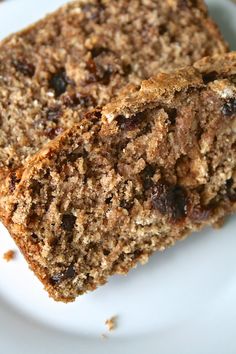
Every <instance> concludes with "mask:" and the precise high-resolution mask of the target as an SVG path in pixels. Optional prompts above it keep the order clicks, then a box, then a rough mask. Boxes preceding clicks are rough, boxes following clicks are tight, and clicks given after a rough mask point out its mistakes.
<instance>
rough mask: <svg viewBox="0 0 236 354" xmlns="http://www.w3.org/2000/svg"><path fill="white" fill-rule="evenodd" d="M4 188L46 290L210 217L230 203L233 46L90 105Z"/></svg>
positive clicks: (12, 227)
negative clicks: (222, 53)
mask: <svg viewBox="0 0 236 354" xmlns="http://www.w3.org/2000/svg"><path fill="white" fill-rule="evenodd" d="M4 188H5V189H4V191H2V194H1V195H2V197H1V205H2V210H1V213H2V217H3V219H4V223H5V225H6V226H7V228H8V230H9V231H10V233H11V234H12V236H13V238H14V239H15V241H16V243H17V244H18V245H19V247H20V249H21V250H22V252H23V254H24V256H25V258H26V259H27V260H28V262H29V265H30V267H31V268H32V269H33V270H34V272H35V273H36V275H37V276H38V277H39V278H40V279H41V281H42V282H43V283H44V285H45V287H46V289H47V291H48V292H49V294H50V296H52V297H53V298H54V299H55V300H62V301H71V300H74V299H75V297H76V296H77V295H79V294H83V293H84V292H86V291H88V290H93V289H95V288H96V287H97V286H98V285H101V284H104V283H105V282H106V281H107V278H108V276H110V275H112V274H114V273H119V274H124V273H127V272H128V271H129V269H131V268H132V267H134V266H135V265H136V264H137V262H145V261H146V260H147V259H148V257H149V255H151V254H152V253H153V252H154V251H157V250H159V251H162V250H164V249H165V248H166V247H169V246H171V245H173V244H174V243H175V242H176V241H177V240H181V239H183V238H184V237H186V236H187V235H189V234H190V233H191V232H192V231H197V230H200V229H201V228H202V227H204V226H205V225H214V224H215V223H217V222H218V221H219V220H221V219H222V217H224V216H225V215H226V214H229V213H231V212H233V211H234V210H235V209H236V53H231V54H228V55H225V56H220V57H218V56H216V57H214V58H207V59H204V60H202V61H200V62H198V63H196V64H195V65H194V67H188V68H185V69H180V70H178V71H176V72H173V73H169V74H159V75H157V76H155V77H153V78H151V79H149V80H147V81H144V82H143V83H142V84H141V87H139V86H136V87H134V88H133V91H132V92H131V93H130V94H127V93H126V95H124V94H123V95H121V96H120V97H119V98H117V99H116V100H115V101H113V102H111V103H110V104H108V105H107V106H105V107H104V108H103V109H102V110H101V109H97V110H95V111H94V112H90V113H87V115H86V116H85V117H84V119H83V120H82V121H81V124H78V125H76V126H74V127H73V128H72V129H69V130H68V131H66V132H65V133H64V134H62V135H61V136H60V137H57V138H56V139H55V140H54V141H52V142H50V143H49V144H48V145H47V146H45V147H44V148H43V149H42V150H41V152H39V153H38V154H36V155H35V156H34V157H33V158H31V160H30V161H29V162H28V165H27V166H25V167H24V168H22V169H18V171H17V172H15V173H12V174H11V175H10V176H9V177H8V179H6V181H5V187H4ZM4 193H5V196H4ZM9 193H10V194H9Z"/></svg>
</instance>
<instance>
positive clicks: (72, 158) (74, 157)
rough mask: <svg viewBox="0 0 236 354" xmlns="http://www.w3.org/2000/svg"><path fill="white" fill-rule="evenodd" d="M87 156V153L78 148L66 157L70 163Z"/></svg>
mask: <svg viewBox="0 0 236 354" xmlns="http://www.w3.org/2000/svg"><path fill="white" fill-rule="evenodd" d="M87 156H88V152H87V151H86V150H85V149H84V148H81V147H78V148H77V149H75V150H74V151H72V152H71V153H70V154H69V155H68V157H67V158H68V160H69V161H70V162H75V161H76V160H77V159H78V158H80V157H84V158H85V157H87Z"/></svg>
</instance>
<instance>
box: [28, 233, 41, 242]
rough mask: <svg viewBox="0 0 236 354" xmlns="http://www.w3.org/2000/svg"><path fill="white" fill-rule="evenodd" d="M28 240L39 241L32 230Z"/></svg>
mask: <svg viewBox="0 0 236 354" xmlns="http://www.w3.org/2000/svg"><path fill="white" fill-rule="evenodd" d="M30 240H31V242H32V243H35V244H36V243H39V238H38V236H37V235H36V234H35V233H34V232H33V233H32V234H31V235H30Z"/></svg>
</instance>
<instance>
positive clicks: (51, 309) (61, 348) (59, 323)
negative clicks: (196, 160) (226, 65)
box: [0, 0, 236, 354]
mask: <svg viewBox="0 0 236 354" xmlns="http://www.w3.org/2000/svg"><path fill="white" fill-rule="evenodd" d="M64 2H65V1H63V0H51V1H48V0H40V1H33V0H17V1H16V0H8V1H6V2H3V3H1V4H0V37H1V38H2V37H4V36H6V35H7V34H9V33H10V32H12V31H16V30H18V29H20V28H22V27H24V26H25V25H27V24H29V23H31V22H32V21H35V20H37V19H38V18H40V17H41V16H43V15H44V14H45V13H46V12H49V11H51V10H53V9H54V8H57V7H58V6H59V5H61V4H62V3H64ZM208 3H209V5H210V10H211V13H212V15H213V17H214V18H215V19H216V21H217V22H218V23H219V25H220V26H221V28H222V31H223V33H224V35H225V37H226V39H227V40H228V41H229V42H230V43H231V47H232V48H233V46H234V48H235V49H236V47H235V45H236V42H235V38H236V37H235V34H236V21H235V18H236V5H233V4H232V3H231V2H230V1H221V0H219V1H209V2H208ZM180 15H181V14H180ZM235 229H236V218H235V217H232V218H231V219H230V220H229V221H228V222H227V224H226V225H225V226H224V228H222V229H221V230H220V231H213V230H205V231H204V232H202V233H200V234H195V235H192V236H191V237H190V238H188V239H187V240H186V241H184V242H181V243H179V244H178V245H177V246H176V247H173V248H172V249H169V250H167V251H165V252H164V253H162V254H155V255H154V256H153V257H152V258H151V260H150V262H149V263H148V264H147V265H146V266H144V267H141V266H139V267H138V268H137V269H135V270H133V271H131V272H130V274H129V275H128V276H127V277H119V276H116V277H113V278H112V279H111V280H110V282H109V283H108V284H107V285H105V286H104V287H101V288H100V289H98V290H97V291H95V292H93V293H90V294H87V295H84V296H82V297H80V298H78V299H77V301H76V302H75V303H72V304H67V305H65V304H61V303H55V302H53V301H52V300H51V299H49V298H48V296H47V293H46V292H45V291H44V290H43V289H42V286H41V284H40V283H39V281H38V280H37V279H36V278H35V277H34V275H33V274H32V272H30V271H29V270H28V267H27V265H26V263H25V261H24V260H23V258H22V256H21V255H20V254H19V252H18V253H17V260H16V261H12V262H10V263H6V262H5V261H4V260H3V259H2V257H1V254H3V253H4V252H5V251H6V250H8V249H15V248H16V247H15V245H14V243H13V241H11V239H10V237H9V235H8V234H7V232H6V230H5V229H4V228H3V226H1V225H0V235H1V242H0V352H1V353H5V354H21V353H22V354H42V353H46V354H49V353H50V354H54V353H55V354H69V353H70V354H73V353H81V354H84V353H88V354H92V353H96V354H105V353H109V354H111V353H113V354H121V353H122V354H143V353H148V354H158V353H160V354H173V353H182V354H199V353H201V354H204V353H205V354H206V353H207V354H211V353H212V354H213V353H214V354H222V353H225V354H231V353H232V354H235V353H236V340H235V326H236V305H235V299H236V261H235V249H236V237H235ZM113 315H117V316H118V327H117V329H116V330H115V331H114V332H112V333H109V334H108V338H107V339H101V335H102V334H103V333H107V332H106V328H105V324H104V322H105V320H106V319H107V318H109V317H111V316H113Z"/></svg>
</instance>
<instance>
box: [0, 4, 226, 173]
mask: <svg viewBox="0 0 236 354" xmlns="http://www.w3.org/2000/svg"><path fill="white" fill-rule="evenodd" d="M226 50H227V46H226V44H225V42H224V40H223V39H222V37H221V35H220V33H219V31H218V29H217V27H216V26H215V24H214V23H213V22H212V20H211V19H210V18H209V17H208V14H207V10H206V7H205V5H204V2H203V1H202V0H197V1H189V0H171V1H170V0H169V1H162V0H145V1H141V0H131V1H130V0H129V1H128V0H118V1H106V0H89V1H83V0H80V1H73V2H71V3H69V4H67V5H66V6H64V7H62V8H61V9H59V10H58V11H57V12H55V13H53V14H51V15H49V16H48V17H46V18H45V19H44V20H42V21H40V22H38V23H36V24H35V25H33V26H31V27H29V28H27V29H26V30H24V31H22V32H19V33H17V34H14V35H12V36H10V37H9V38H7V39H6V40H4V41H3V42H2V43H1V45H0V129H1V131H0V174H1V173H2V175H3V174H4V173H5V172H7V171H8V170H9V169H15V168H17V167H19V166H20V165H21V164H23V163H24V162H25V161H26V160H27V158H28V157H29V156H31V155H32V154H33V153H35V152H36V151H37V150H39V149H40V148H41V147H42V146H43V144H44V143H46V142H48V141H49V140H51V139H53V138H55V137H56V136H57V135H59V134H60V133H62V132H63V131H64V130H65V129H66V128H69V127H71V126H72V125H73V124H74V123H75V122H79V121H80V119H81V113H82V112H84V111H87V110H89V109H90V108H92V107H95V106H97V105H103V104H104V103H106V102H108V101H109V100H110V98H111V97H112V96H114V95H116V94H117V92H118V91H119V90H120V89H121V88H122V87H123V86H124V85H125V84H126V83H128V82H131V83H138V82H139V81H140V79H145V78H148V77H149V76H150V75H151V74H152V75H153V74H156V73H157V72H158V71H159V70H160V69H161V70H164V71H169V70H170V69H173V68H175V67H179V66H183V65H188V64H191V63H193V62H194V61H196V60H197V59H199V58H202V57H204V56H206V55H212V54H218V53H224V52H225V51H226Z"/></svg>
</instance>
